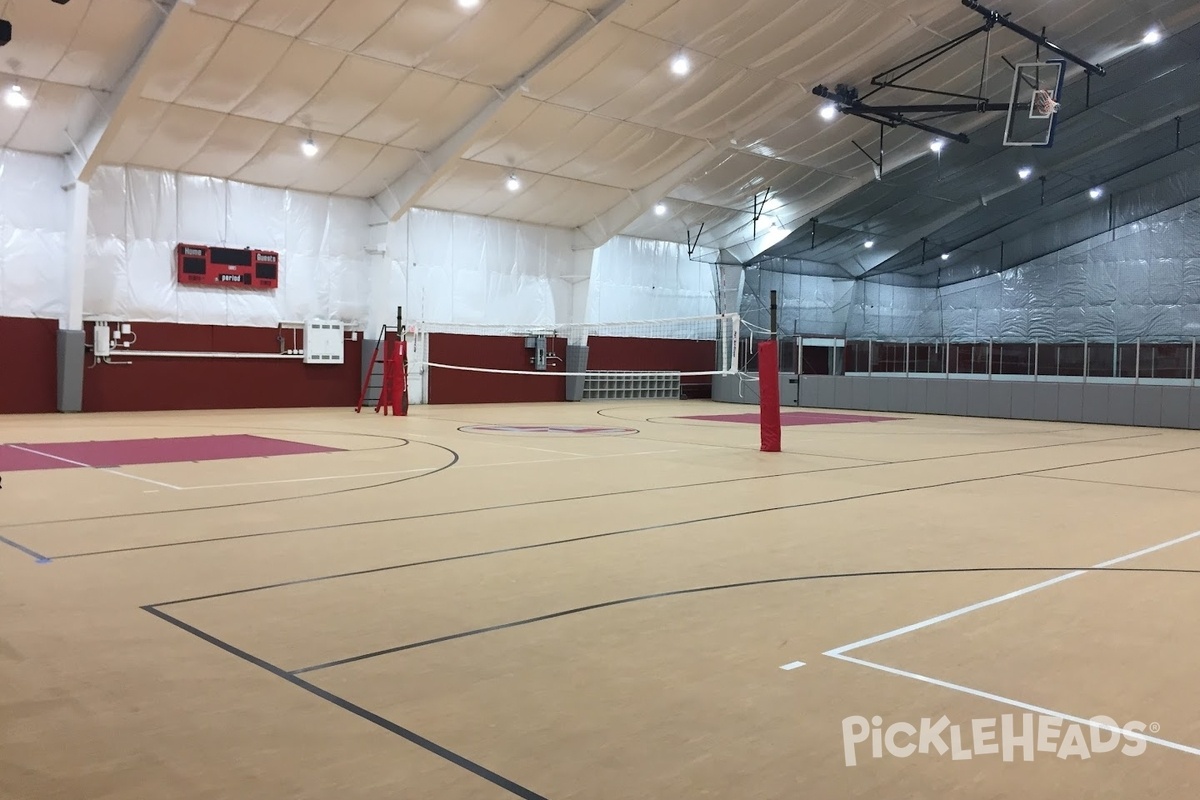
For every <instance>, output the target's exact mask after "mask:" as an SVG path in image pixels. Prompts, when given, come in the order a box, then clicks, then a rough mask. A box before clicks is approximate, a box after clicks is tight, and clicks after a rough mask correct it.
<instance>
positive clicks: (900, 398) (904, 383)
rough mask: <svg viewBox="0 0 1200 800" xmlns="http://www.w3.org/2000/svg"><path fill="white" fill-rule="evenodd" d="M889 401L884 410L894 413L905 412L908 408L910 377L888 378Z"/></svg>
mask: <svg viewBox="0 0 1200 800" xmlns="http://www.w3.org/2000/svg"><path fill="white" fill-rule="evenodd" d="M887 383H888V391H887V403H885V404H884V407H883V410H884V411H890V412H892V413H896V412H903V411H905V410H907V408H908V379H907V378H888V382H887Z"/></svg>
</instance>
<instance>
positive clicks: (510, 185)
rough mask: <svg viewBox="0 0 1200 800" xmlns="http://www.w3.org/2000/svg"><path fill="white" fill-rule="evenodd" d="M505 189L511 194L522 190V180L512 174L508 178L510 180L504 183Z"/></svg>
mask: <svg viewBox="0 0 1200 800" xmlns="http://www.w3.org/2000/svg"><path fill="white" fill-rule="evenodd" d="M504 187H505V188H506V189H508V190H509V191H510V192H518V191H520V190H521V179H520V178H518V177H517V176H516V174H515V173H514V174H512V175H509V176H508V180H507V181H505V182H504Z"/></svg>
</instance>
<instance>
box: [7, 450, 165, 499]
mask: <svg viewBox="0 0 1200 800" xmlns="http://www.w3.org/2000/svg"><path fill="white" fill-rule="evenodd" d="M7 446H8V447H11V448H12V449H14V450H23V451H24V452H26V453H32V454H33V455H35V456H41V457H43V458H51V459H54V460H55V461H61V462H63V463H64V464H72V465H74V466H76V467H84V468H85V469H95V470H99V471H100V472H107V473H109V474H110V475H120V476H121V477H122V478H130V479H131V480H135V481H142V482H143V483H152V484H154V485H155V486H162V487H164V488H167V489H178V488H180V487H178V486H172V485H171V484H169V483H162V482H161V481H152V480H150V479H149V478H142V477H139V476H137V475H130V474H129V473H127V472H121V471H120V470H117V469H112V468H111V467H93V466H92V465H91V464H85V463H83V462H82V461H73V460H71V459H69V458H63V457H62V456H56V455H51V454H50V453H43V452H42V451H41V450H33V449H31V448H28V447H21V445H19V444H10V445H7Z"/></svg>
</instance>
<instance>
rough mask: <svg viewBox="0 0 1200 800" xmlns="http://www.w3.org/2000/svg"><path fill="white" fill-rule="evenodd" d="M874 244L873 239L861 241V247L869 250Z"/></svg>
mask: <svg viewBox="0 0 1200 800" xmlns="http://www.w3.org/2000/svg"><path fill="white" fill-rule="evenodd" d="M874 246H875V240H874V239H867V240H866V241H865V242H863V247H865V248H867V249H868V250H870V249H871V248H872V247H874Z"/></svg>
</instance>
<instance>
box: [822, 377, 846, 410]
mask: <svg viewBox="0 0 1200 800" xmlns="http://www.w3.org/2000/svg"><path fill="white" fill-rule="evenodd" d="M841 381H842V379H841V378H835V377H832V376H826V375H822V376H820V377H819V378H817V379H816V382H817V402H818V403H820V405H819V406H817V407H818V408H837V400H835V399H834V398H835V397H836V396H837V384H838V383H840V382H841Z"/></svg>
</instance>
